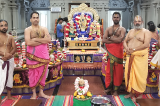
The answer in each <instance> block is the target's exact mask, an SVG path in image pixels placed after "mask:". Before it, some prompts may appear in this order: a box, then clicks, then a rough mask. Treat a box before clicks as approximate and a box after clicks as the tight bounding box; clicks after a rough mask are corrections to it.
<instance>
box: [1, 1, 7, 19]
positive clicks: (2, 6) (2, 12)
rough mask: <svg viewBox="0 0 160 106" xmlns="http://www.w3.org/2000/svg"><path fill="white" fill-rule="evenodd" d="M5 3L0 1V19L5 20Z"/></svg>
mask: <svg viewBox="0 0 160 106" xmlns="http://www.w3.org/2000/svg"><path fill="white" fill-rule="evenodd" d="M5 4H6V3H5V2H4V1H1V7H0V18H1V19H5V17H4V8H5Z"/></svg>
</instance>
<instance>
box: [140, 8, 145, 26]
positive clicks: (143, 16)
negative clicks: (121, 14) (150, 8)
mask: <svg viewBox="0 0 160 106" xmlns="http://www.w3.org/2000/svg"><path fill="white" fill-rule="evenodd" d="M141 8H142V19H143V23H144V24H143V27H144V28H145V27H146V26H145V23H146V20H145V19H146V10H145V9H146V6H142V7H141Z"/></svg>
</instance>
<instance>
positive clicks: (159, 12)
mask: <svg viewBox="0 0 160 106" xmlns="http://www.w3.org/2000/svg"><path fill="white" fill-rule="evenodd" d="M157 13H158V14H157V17H158V20H157V24H156V25H159V24H160V18H159V17H160V6H158V7H157Z"/></svg>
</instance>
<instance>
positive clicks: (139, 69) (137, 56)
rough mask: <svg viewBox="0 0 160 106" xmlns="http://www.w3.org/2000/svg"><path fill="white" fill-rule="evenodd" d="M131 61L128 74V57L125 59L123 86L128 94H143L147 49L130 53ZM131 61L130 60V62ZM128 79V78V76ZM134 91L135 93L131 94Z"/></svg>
mask: <svg viewBox="0 0 160 106" xmlns="http://www.w3.org/2000/svg"><path fill="white" fill-rule="evenodd" d="M132 56H134V57H133V61H132V65H131V68H130V74H129V72H128V65H129V59H130V55H127V57H126V65H125V84H126V87H127V91H128V92H132V93H143V92H144V91H145V89H146V83H147V82H146V79H147V75H148V48H146V49H144V50H140V51H135V52H133V53H132ZM130 61H131V60H130ZM129 75H130V77H129V78H128V76H129ZM133 91H135V92H133Z"/></svg>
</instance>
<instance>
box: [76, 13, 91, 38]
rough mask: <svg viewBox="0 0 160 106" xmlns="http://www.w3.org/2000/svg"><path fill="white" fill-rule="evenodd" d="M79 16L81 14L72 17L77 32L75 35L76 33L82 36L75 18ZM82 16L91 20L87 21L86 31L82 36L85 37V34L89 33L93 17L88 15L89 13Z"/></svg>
mask: <svg viewBox="0 0 160 106" xmlns="http://www.w3.org/2000/svg"><path fill="white" fill-rule="evenodd" d="M80 15H81V13H77V14H75V15H74V16H73V21H74V23H75V24H76V30H77V33H78V35H80V36H82V33H81V32H80V28H79V25H78V21H77V22H76V20H75V19H76V17H77V16H80ZM84 15H85V16H88V18H90V19H91V20H90V21H89V23H88V22H87V23H88V25H87V26H88V27H87V30H86V32H85V33H84V34H83V35H87V34H89V31H90V25H91V23H92V22H93V17H92V16H91V15H90V14H89V13H84Z"/></svg>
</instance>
